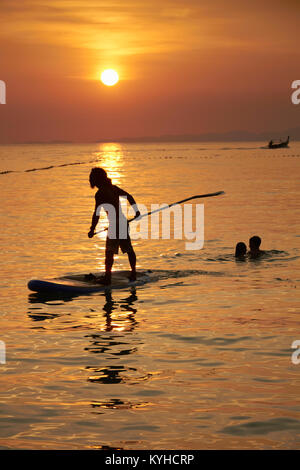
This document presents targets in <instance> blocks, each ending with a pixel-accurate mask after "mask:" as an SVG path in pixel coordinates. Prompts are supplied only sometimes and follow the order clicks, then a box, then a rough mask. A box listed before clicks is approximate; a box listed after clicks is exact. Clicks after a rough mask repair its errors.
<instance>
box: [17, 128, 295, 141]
mask: <svg viewBox="0 0 300 470" xmlns="http://www.w3.org/2000/svg"><path fill="white" fill-rule="evenodd" d="M288 135H289V136H290V141H291V143H292V142H293V141H298V140H300V127H295V128H293V129H285V130H282V131H264V132H260V133H257V132H248V131H245V130H235V131H229V132H207V133H201V134H177V135H172V134H166V135H159V136H141V137H121V138H117V137H108V138H103V137H99V139H98V140H95V139H93V140H86V141H69V140H47V141H25V142H12V143H15V144H50V145H51V144H75V143H96V142H97V143H99V142H119V143H122V142H123V143H134V142H137V143H139V142H265V143H267V142H269V141H270V140H271V139H272V140H277V139H278V140H279V139H282V140H285V139H286V138H287V136H288Z"/></svg>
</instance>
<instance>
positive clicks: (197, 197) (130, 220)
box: [95, 191, 225, 235]
mask: <svg viewBox="0 0 300 470" xmlns="http://www.w3.org/2000/svg"><path fill="white" fill-rule="evenodd" d="M220 194H225V192H224V191H217V192H216V193H209V194H199V195H197V196H191V197H187V198H186V199H182V200H181V201H177V202H173V203H172V204H168V205H166V206H164V207H161V208H160V209H156V210H155V211H150V212H147V213H146V214H142V215H139V216H138V217H133V219H129V220H128V223H130V222H132V221H133V220H136V219H138V220H140V219H141V218H142V217H147V216H148V215H151V214H154V213H155V212H160V211H163V210H165V209H169V207H172V206H175V205H177V204H182V203H183V202H187V201H191V200H192V199H200V198H203V197H212V196H219V195H220ZM106 230H108V227H106V228H104V229H102V230H99V231H98V232H95V235H97V234H98V233H101V232H105V231H106Z"/></svg>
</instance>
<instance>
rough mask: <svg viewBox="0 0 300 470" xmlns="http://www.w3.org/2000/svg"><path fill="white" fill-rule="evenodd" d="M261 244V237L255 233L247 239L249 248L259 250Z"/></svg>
mask: <svg viewBox="0 0 300 470" xmlns="http://www.w3.org/2000/svg"><path fill="white" fill-rule="evenodd" d="M260 244H261V238H260V237H258V236H257V235H255V236H254V237H251V238H250V240H249V246H250V250H259V247H260Z"/></svg>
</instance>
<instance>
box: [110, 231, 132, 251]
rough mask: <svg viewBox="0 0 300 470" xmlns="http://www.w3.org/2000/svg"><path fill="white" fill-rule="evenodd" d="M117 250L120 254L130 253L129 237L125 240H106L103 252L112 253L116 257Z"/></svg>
mask: <svg viewBox="0 0 300 470" xmlns="http://www.w3.org/2000/svg"><path fill="white" fill-rule="evenodd" d="M119 248H121V250H122V253H128V252H129V251H132V250H133V248H132V244H131V240H130V236H129V235H128V236H127V238H123V239H120V238H108V237H107V238H106V247H105V251H106V252H110V253H114V254H115V255H117V254H118V253H119Z"/></svg>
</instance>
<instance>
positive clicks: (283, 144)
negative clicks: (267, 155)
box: [268, 136, 290, 149]
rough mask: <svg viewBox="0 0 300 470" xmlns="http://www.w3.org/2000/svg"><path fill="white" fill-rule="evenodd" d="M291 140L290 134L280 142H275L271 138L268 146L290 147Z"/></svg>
mask: <svg viewBox="0 0 300 470" xmlns="http://www.w3.org/2000/svg"><path fill="white" fill-rule="evenodd" d="M289 141H290V136H288V138H287V139H286V140H285V141H284V142H283V141H282V140H280V141H279V142H274V141H273V140H270V142H269V144H268V148H269V149H280V148H284V147H288V145H289Z"/></svg>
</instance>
